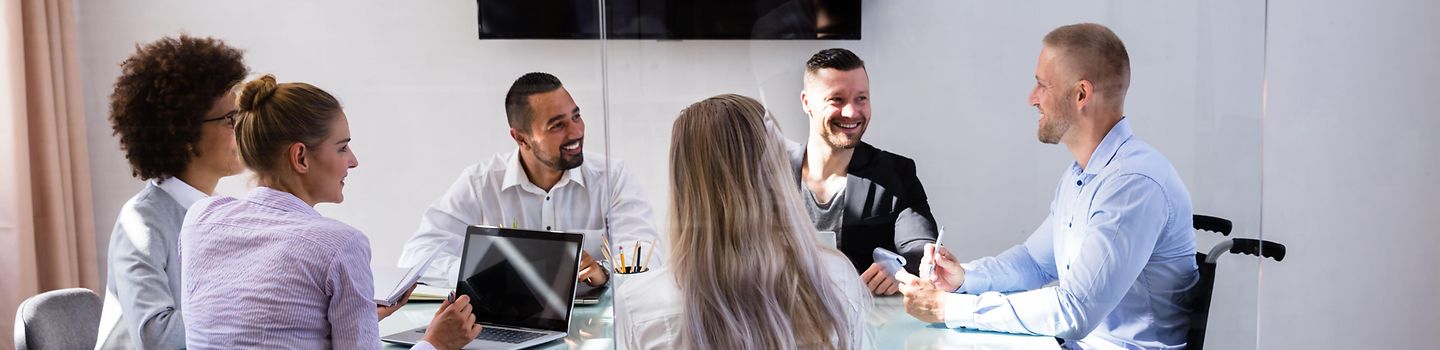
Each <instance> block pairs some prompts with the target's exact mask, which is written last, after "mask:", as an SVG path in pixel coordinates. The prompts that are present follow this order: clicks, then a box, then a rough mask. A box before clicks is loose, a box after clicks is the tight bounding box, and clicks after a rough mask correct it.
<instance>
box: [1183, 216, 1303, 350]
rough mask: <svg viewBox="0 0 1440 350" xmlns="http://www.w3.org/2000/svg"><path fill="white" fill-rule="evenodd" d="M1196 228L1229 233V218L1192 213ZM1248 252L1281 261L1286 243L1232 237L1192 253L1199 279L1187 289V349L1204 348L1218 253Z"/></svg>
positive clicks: (1200, 349)
mask: <svg viewBox="0 0 1440 350" xmlns="http://www.w3.org/2000/svg"><path fill="white" fill-rule="evenodd" d="M1194 226H1195V230H1196V231H1210V232H1216V233H1219V234H1220V235H1222V236H1230V230H1231V228H1232V226H1233V225H1231V223H1230V220H1225V219H1221V218H1217V217H1214V216H1205V215H1195V224H1194ZM1225 253H1231V254H1250V255H1255V256H1261V257H1266V258H1271V259H1275V261H1280V260H1284V259H1285V246H1284V245H1281V244H1280V243H1275V242H1271V241H1262V240H1258V239H1250V238H1231V239H1227V240H1224V241H1221V242H1220V243H1216V244H1215V247H1214V248H1210V252H1209V253H1200V252H1196V253H1195V264H1196V265H1197V266H1199V268H1200V281H1199V282H1198V283H1196V284H1195V289H1192V290H1191V291H1190V310H1191V312H1190V332H1189V333H1188V334H1187V335H1186V343H1187V344H1186V348H1187V349H1190V350H1202V349H1203V348H1204V347H1205V325H1206V323H1208V322H1209V320H1210V297H1211V294H1213V292H1214V291H1215V263H1216V262H1218V261H1219V259H1220V255H1223V254H1225Z"/></svg>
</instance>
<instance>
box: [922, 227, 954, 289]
mask: <svg viewBox="0 0 1440 350" xmlns="http://www.w3.org/2000/svg"><path fill="white" fill-rule="evenodd" d="M944 237H945V228H943V227H942V228H940V236H939V237H937V239H936V240H935V242H936V243H930V244H926V245H925V256H924V257H923V258H921V259H920V264H921V270H920V273H923V274H926V275H927V276H922V277H923V278H925V279H927V280H929V281H930V282H931V283H933V284H935V286H936V287H938V288H940V289H941V290H945V291H953V290H956V289H959V288H960V285H961V284H964V283H965V268H963V267H961V266H960V261H959V260H958V259H956V258H955V255H953V254H950V250H949V249H945V247H944V246H941V245H940V244H938V243H940V240H941V239H944Z"/></svg>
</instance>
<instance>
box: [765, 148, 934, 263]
mask: <svg viewBox="0 0 1440 350" xmlns="http://www.w3.org/2000/svg"><path fill="white" fill-rule="evenodd" d="M787 151H788V152H789V153H790V165H791V167H793V168H794V170H795V179H796V183H797V184H798V186H802V187H801V188H800V190H801V193H805V192H804V188H803V186H805V185H804V181H800V174H801V169H800V167H801V166H802V165H803V164H804V163H805V146H804V145H801V144H797V143H788V147H787ZM847 172H848V173H849V176H847V178H846V182H845V203H844V209H845V213H844V215H843V216H841V219H840V232H835V241H836V244H837V246H838V248H840V251H841V252H843V253H845V256H846V257H849V258H850V263H852V264H854V265H855V270H856V271H857V272H860V271H865V269H867V268H869V267H870V264H871V263H873V262H875V261H874V259H872V258H871V252H872V251H874V250H875V247H881V248H885V249H889V250H890V251H893V252H896V253H899V254H900V255H902V256H904V257H905V260H906V264H905V269H906V270H909V271H910V273H912V274H913V273H917V272H918V271H919V268H920V258H921V257H923V256H924V255H925V243H933V242H935V236H936V229H935V216H934V215H933V214H931V213H930V202H929V201H928V200H927V199H926V197H925V188H924V187H923V186H921V185H920V178H918V177H916V176H915V161H913V160H910V158H905V157H903V156H900V155H898V154H894V153H890V152H886V151H883V150H880V149H877V148H875V146H871V145H870V144H868V143H865V142H860V144H859V145H856V146H855V155H854V156H853V157H852V158H851V159H850V165H849V166H848V167H847ZM801 197H802V198H805V200H814V199H812V198H808V197H804V196H801Z"/></svg>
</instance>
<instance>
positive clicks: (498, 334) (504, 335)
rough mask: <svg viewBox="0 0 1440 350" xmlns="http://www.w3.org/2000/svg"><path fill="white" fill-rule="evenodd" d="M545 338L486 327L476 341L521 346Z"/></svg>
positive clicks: (536, 334) (535, 333) (532, 333)
mask: <svg viewBox="0 0 1440 350" xmlns="http://www.w3.org/2000/svg"><path fill="white" fill-rule="evenodd" d="M415 331H416V332H418V333H425V330H424V329H418V330H415ZM543 336H545V333H539V332H527V331H517V330H512V329H502V328H493V327H485V328H482V329H480V335H477V336H475V340H488V341H495V342H501V343H510V344H520V343H524V342H527V341H530V340H533V339H535V338H539V337H543Z"/></svg>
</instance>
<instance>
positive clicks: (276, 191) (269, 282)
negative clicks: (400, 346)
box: [180, 75, 480, 349]
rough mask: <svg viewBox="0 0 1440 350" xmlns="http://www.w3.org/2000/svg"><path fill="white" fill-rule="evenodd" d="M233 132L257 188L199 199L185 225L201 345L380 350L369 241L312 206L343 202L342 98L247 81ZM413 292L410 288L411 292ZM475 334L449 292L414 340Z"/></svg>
mask: <svg viewBox="0 0 1440 350" xmlns="http://www.w3.org/2000/svg"><path fill="white" fill-rule="evenodd" d="M238 104H239V107H240V118H239V120H238V121H237V123H236V125H235V135H236V136H235V138H236V142H237V144H238V145H239V148H240V158H241V159H242V160H243V161H244V162H245V165H246V166H248V167H249V168H250V169H251V170H254V171H255V175H256V177H257V180H258V183H259V187H257V188H255V189H254V190H252V191H250V193H249V194H248V195H247V196H245V197H244V198H231V197H212V198H207V199H204V200H201V201H199V202H196V203H195V205H194V207H192V210H190V212H189V213H188V214H187V215H186V217H185V222H184V225H183V226H182V228H181V230H180V242H181V244H180V246H181V249H180V255H181V256H182V257H184V258H183V259H181V261H182V266H183V268H182V270H181V280H182V281H183V284H184V286H183V288H184V292H183V293H184V294H183V295H184V296H183V298H182V299H183V305H184V307H183V308H182V310H184V311H183V313H184V317H185V319H186V321H187V323H188V324H189V325H191V326H190V327H186V332H185V340H186V345H188V346H189V347H190V348H192V349H195V348H199V349H207V348H218V349H233V348H264V349H275V348H296V349H318V348H336V349H379V348H380V336H379V327H380V324H379V319H381V318H385V317H386V316H389V315H390V314H391V313H394V312H395V311H396V310H398V309H399V308H400V307H401V306H403V305H405V302H404V300H402V301H401V302H399V303H396V304H395V305H393V306H389V307H381V306H377V305H375V302H374V301H372V300H371V298H372V297H373V296H374V295H375V293H374V288H375V284H374V281H373V276H372V275H371V271H370V241H369V239H368V238H366V237H365V234H363V233H361V232H360V231H359V230H356V229H355V228H354V227H350V226H349V225H346V224H345V223H342V222H340V221H337V220H335V219H331V218H327V217H324V216H322V215H320V213H319V212H317V211H315V209H314V206H315V205H317V204H320V203H340V202H341V201H344V200H345V195H344V193H343V190H344V187H345V177H346V175H348V174H349V171H350V169H351V168H355V167H356V166H358V165H359V164H360V163H359V160H358V159H357V158H356V157H355V152H354V150H352V149H351V148H350V122H349V119H348V118H346V116H345V112H344V110H342V109H341V108H340V103H339V101H337V100H336V99H335V97H334V96H331V95H330V94H329V93H327V92H325V90H321V89H320V88H318V87H315V86H314V85H310V84H306V83H283V84H282V83H277V82H276V81H275V76H273V75H266V76H263V77H260V78H259V79H255V80H253V81H250V82H249V83H247V84H245V87H244V89H243V91H241V93H240V98H239V100H238ZM406 299H408V295H407V296H406ZM479 332H480V325H478V324H476V323H475V315H474V314H472V313H471V306H470V302H469V298H468V297H466V296H460V297H459V298H456V300H454V302H450V301H446V302H445V303H444V304H442V305H441V307H440V310H439V311H438V312H437V313H436V314H435V318H434V320H432V321H431V323H430V327H429V328H428V329H427V330H426V333H425V337H424V340H423V341H422V342H420V343H419V344H417V345H416V346H415V348H416V349H437V348H438V349H458V348H460V347H462V346H465V344H468V343H469V342H470V340H471V339H474V338H475V336H476V335H477V334H479Z"/></svg>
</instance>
